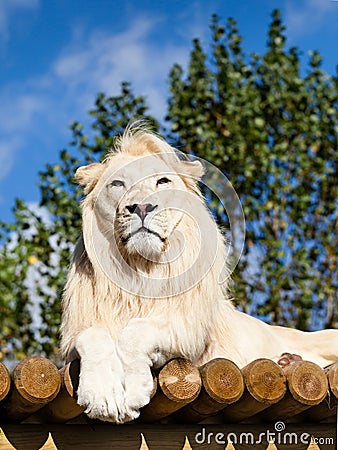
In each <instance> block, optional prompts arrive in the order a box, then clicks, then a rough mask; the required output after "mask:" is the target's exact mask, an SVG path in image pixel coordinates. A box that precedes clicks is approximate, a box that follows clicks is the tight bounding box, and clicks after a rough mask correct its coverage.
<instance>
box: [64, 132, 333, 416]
mask: <svg viewBox="0 0 338 450" xmlns="http://www.w3.org/2000/svg"><path fill="white" fill-rule="evenodd" d="M202 175H203V168H202V165H201V164H200V162H198V161H194V162H191V161H187V160H182V158H180V157H179V156H177V152H176V151H175V150H174V149H173V148H172V147H170V146H169V145H168V144H167V143H166V142H164V141H163V140H162V139H160V138H159V137H157V136H156V135H154V134H151V133H150V132H148V131H146V130H145V129H136V130H133V129H132V128H128V129H127V130H126V132H125V133H124V135H123V136H122V137H121V138H120V139H119V141H118V142H117V145H116V148H115V151H114V152H112V153H110V154H108V156H107V158H106V160H105V161H104V162H103V163H94V164H90V165H88V166H85V167H80V168H79V169H78V170H77V172H76V174H75V177H76V180H77V181H78V183H79V184H80V185H81V186H83V187H84V192H85V194H86V196H85V198H84V200H83V203H82V207H83V233H82V237H81V238H80V239H79V241H78V244H77V246H76V249H75V252H74V257H73V261H72V265H71V268H70V272H69V277H68V281H67V285H66V287H65V292H64V296H63V319H62V326H61V331H62V351H63V354H64V355H65V357H66V358H67V360H68V361H69V360H72V359H74V358H75V357H79V358H80V359H81V371H80V380H79V388H78V391H77V395H78V403H79V404H80V405H83V406H85V407H86V412H87V414H88V415H89V417H91V418H98V419H101V420H107V421H112V422H125V421H129V420H132V419H134V418H136V417H138V415H139V410H140V408H141V407H143V406H144V405H146V404H147V403H148V402H149V399H150V394H151V391H152V388H153V378H152V375H151V367H158V366H161V365H163V364H164V363H165V362H166V361H168V360H169V359H171V358H173V357H179V356H180V357H183V358H187V359H190V360H191V361H193V362H194V363H196V364H198V365H199V364H203V363H204V362H206V361H208V360H210V359H212V358H216V357H224V358H229V359H231V360H232V361H234V362H235V363H236V364H238V365H239V366H240V367H242V366H244V365H246V364H247V363H249V362H250V361H252V360H254V359H256V358H260V357H266V358H278V356H279V355H281V354H282V353H283V352H285V351H288V352H291V353H295V354H300V355H301V356H302V357H303V358H304V359H307V360H310V361H313V362H315V363H318V364H320V365H321V366H325V365H327V364H329V363H332V362H334V361H336V360H337V359H338V331H337V330H325V331H318V332H312V333H306V332H301V331H297V330H292V329H287V328H281V327H275V326H270V325H267V324H266V323H263V322H261V321H259V320H257V319H255V318H253V317H250V316H248V315H246V314H243V313H241V312H239V311H237V310H236V309H235V308H234V306H233V305H232V303H231V301H230V300H229V299H228V297H227V283H226V282H223V283H220V281H219V280H220V274H221V273H222V271H224V268H225V259H226V246H225V243H224V240H223V237H222V235H221V233H220V231H219V230H218V228H217V226H216V224H215V222H214V220H213V219H212V217H211V215H210V213H209V211H208V209H207V208H206V206H205V203H204V201H203V198H202V196H201V194H200V191H199V188H198V185H197V182H198V180H199V179H200V178H201V176H202Z"/></svg>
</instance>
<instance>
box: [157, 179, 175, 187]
mask: <svg viewBox="0 0 338 450" xmlns="http://www.w3.org/2000/svg"><path fill="white" fill-rule="evenodd" d="M167 183H171V180H169V178H167V177H162V178H160V179H158V180H157V183H156V184H157V186H158V185H159V184H167Z"/></svg>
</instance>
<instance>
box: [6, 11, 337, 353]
mask: <svg viewBox="0 0 338 450" xmlns="http://www.w3.org/2000/svg"><path fill="white" fill-rule="evenodd" d="M337 87H338V81H337V78H336V77H334V76H329V75H327V74H326V73H325V72H324V71H323V70H322V69H321V57H320V55H319V54H318V53H316V52H313V53H312V54H311V57H310V60H309V64H308V67H307V68H306V71H305V70H304V68H302V67H301V64H300V52H299V50H298V49H297V48H289V49H288V48H287V47H286V39H285V35H284V27H283V24H282V22H281V19H280V16H279V13H278V11H274V12H273V15H272V22H271V24H270V28H269V31H268V42H267V49H266V52H265V54H263V55H258V54H251V55H249V56H247V55H246V54H245V53H244V51H243V49H242V38H241V36H240V34H239V31H238V29H237V27H236V22H235V21H234V20H233V19H229V20H228V21H227V22H226V24H225V25H224V24H222V23H221V21H220V20H219V18H217V17H216V16H214V17H213V18H212V23H211V46H210V47H208V49H207V50H205V49H203V47H202V45H201V42H200V41H199V40H197V39H196V40H194V41H193V48H192V51H191V55H190V60H189V65H188V68H187V70H186V71H184V70H183V69H182V67H180V66H178V65H175V66H174V67H173V68H172V70H171V71H170V80H169V91H170V92H169V99H168V111H167V118H166V119H167V132H163V133H162V134H165V135H166V137H167V138H168V139H169V140H170V141H171V142H173V143H174V145H176V146H178V147H179V148H181V149H183V150H185V151H187V152H190V153H193V154H194V155H196V156H199V157H201V158H204V159H206V160H208V161H210V162H211V163H213V164H214V165H216V166H217V167H218V168H219V169H221V170H222V171H223V173H224V174H225V175H226V176H227V177H228V178H229V179H230V181H231V182H232V184H233V186H234V187H235V189H236V191H237V193H238V195H239V197H240V200H241V202H242V206H243V210H244V213H245V217H246V244H245V248H244V252H243V255H242V258H241V260H240V263H239V265H238V267H237V269H236V271H235V273H234V284H233V295H234V298H235V301H236V303H237V305H238V306H239V307H240V308H241V309H243V310H245V311H248V312H250V313H253V314H255V315H258V316H259V317H261V318H263V319H264V320H267V321H268V322H270V323H274V324H281V325H290V326H296V327H298V328H301V329H316V328H319V327H337V326H338V312H337V309H338V308H337V300H336V294H337V284H338V282H337V275H336V267H337V253H336V248H337V235H336V229H337V201H336V198H337V187H336V180H335V175H336V152H337V131H338V130H337V123H338V122H337V108H338V96H337ZM90 116H91V119H92V122H91V127H90V130H89V131H87V133H88V134H85V132H84V128H83V126H82V125H81V124H80V123H78V122H74V123H73V124H72V125H71V131H72V141H71V142H70V145H69V147H70V149H69V150H67V149H63V150H61V152H60V159H59V161H58V162H57V163H56V164H47V166H46V167H45V169H44V170H43V171H42V172H40V174H39V179H40V182H39V183H40V192H41V201H40V208H36V209H32V208H30V207H28V206H27V205H25V204H24V203H23V202H22V201H19V200H18V201H17V203H16V206H15V208H14V211H15V222H14V223H13V224H2V227H1V229H2V243H3V245H2V254H1V257H0V279H1V284H0V321H1V330H2V348H3V350H2V352H3V353H2V356H7V357H18V356H19V357H20V356H23V355H26V354H30V353H33V352H40V353H45V354H46V355H49V356H51V355H53V354H56V349H57V342H58V327H59V322H60V294H61V291H62V287H63V285H64V282H65V276H66V272H67V267H68V264H69V259H70V256H69V254H70V252H71V249H72V247H73V246H74V243H75V241H76V239H77V238H78V236H79V232H80V226H81V216H80V209H79V201H80V199H81V195H82V194H81V191H80V190H79V189H78V187H77V186H76V185H75V184H74V183H73V173H74V170H75V169H76V168H77V167H78V166H80V165H82V164H85V163H88V162H92V161H96V160H99V159H101V158H102V157H103V155H104V154H105V152H106V150H107V149H108V148H110V147H111V146H112V145H113V139H114V136H115V135H116V134H120V133H121V132H122V131H123V129H124V127H125V126H126V124H127V123H128V122H129V121H130V120H131V119H135V118H140V117H142V118H147V119H148V120H149V121H150V122H151V123H152V124H153V127H154V129H155V130H157V129H158V128H159V125H158V122H157V121H156V120H155V119H154V118H153V117H151V116H150V115H149V113H148V106H147V105H146V101H145V98H143V97H141V96H135V95H134V94H133V92H132V89H131V86H130V85H129V84H128V83H123V84H122V86H121V93H120V95H118V96H116V97H107V96H105V95H104V94H99V95H98V96H97V100H96V103H95V107H94V109H93V110H92V111H90ZM163 129H164V128H162V130H163ZM208 198H209V196H208ZM210 207H211V208H212V210H213V212H214V213H215V215H216V217H217V219H218V221H219V222H221V223H222V222H224V221H225V222H226V220H227V219H226V214H225V213H224V211H223V210H222V208H221V207H220V205H219V203H218V201H217V199H216V198H212V197H210ZM234 238H235V237H234ZM234 244H236V243H234Z"/></svg>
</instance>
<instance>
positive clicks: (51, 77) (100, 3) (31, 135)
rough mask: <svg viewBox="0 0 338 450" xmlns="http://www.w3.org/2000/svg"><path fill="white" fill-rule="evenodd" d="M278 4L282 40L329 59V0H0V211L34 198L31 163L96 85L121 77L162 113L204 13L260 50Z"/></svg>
mask: <svg viewBox="0 0 338 450" xmlns="http://www.w3.org/2000/svg"><path fill="white" fill-rule="evenodd" d="M274 8H279V9H280V10H281V12H282V16H283V20H284V23H285V25H286V27H287V31H286V35H287V38H288V41H287V42H288V45H290V46H291V45H292V46H294V45H295V46H297V47H299V49H300V50H301V51H302V52H303V53H304V61H306V59H307V52H308V51H309V50H313V49H316V50H318V51H319V52H320V53H321V55H322V56H323V58H324V64H323V67H324V69H325V70H326V71H327V72H328V73H329V74H334V73H335V67H336V64H337V63H338V54H337V45H338V1H333V0H284V1H283V0H256V1H253V0H165V1H164V0H157V1H154V0H153V1H151V0H137V1H136V0H120V1H118V0H115V1H114V0H85V1H84V0H0V220H5V221H8V220H10V219H11V213H10V211H11V208H12V207H13V205H14V199H15V197H20V198H22V199H24V200H25V201H27V202H32V203H34V202H37V201H38V200H39V192H38V188H37V182H38V171H39V170H41V169H43V167H44V165H45V163H46V162H50V163H53V162H57V161H58V152H59V150H60V149H61V148H63V147H65V146H67V144H68V142H69V140H70V138H71V135H70V131H69V129H68V125H69V123H70V122H71V121H72V120H78V121H80V122H86V121H88V116H87V111H88V110H89V109H90V108H91V107H92V105H93V102H94V100H95V96H96V94H97V92H99V91H103V92H105V93H106V94H107V95H114V94H117V93H118V92H119V87H120V83H121V82H122V81H130V82H131V83H132V85H133V87H134V92H135V93H136V94H140V95H144V96H146V97H147V98H148V103H149V105H150V106H151V111H152V113H153V114H154V115H155V116H156V117H157V118H158V119H161V118H162V116H163V114H164V111H165V106H166V98H167V78H168V73H169V70H170V68H171V66H172V65H173V64H174V63H179V64H181V65H183V66H185V65H186V63H187V61H188V57H189V52H190V50H191V42H192V39H193V38H195V37H199V38H200V39H201V41H202V43H204V44H205V45H208V42H210V41H209V37H210V35H209V24H210V18H211V15H212V14H213V13H217V14H218V15H219V16H220V17H221V18H222V19H223V20H225V19H226V18H227V17H230V16H231V17H234V18H235V19H236V20H237V22H238V25H239V28H240V32H241V34H242V36H243V37H244V49H245V51H246V52H247V53H249V52H250V51H256V52H258V53H261V52H263V51H264V48H265V42H266V33H267V29H268V24H269V23H270V14H271V11H272V10H273V9H274Z"/></svg>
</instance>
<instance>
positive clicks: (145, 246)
mask: <svg viewBox="0 0 338 450" xmlns="http://www.w3.org/2000/svg"><path fill="white" fill-rule="evenodd" d="M163 250H164V242H163V239H161V238H160V236H158V235H156V234H153V233H149V232H146V231H140V232H138V233H136V234H134V235H132V236H131V237H130V238H129V239H128V241H127V242H126V251H127V253H128V254H129V255H130V256H134V257H135V256H141V257H142V258H144V259H146V260H149V261H157V260H158V258H159V256H160V255H161V254H162V252H163Z"/></svg>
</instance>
